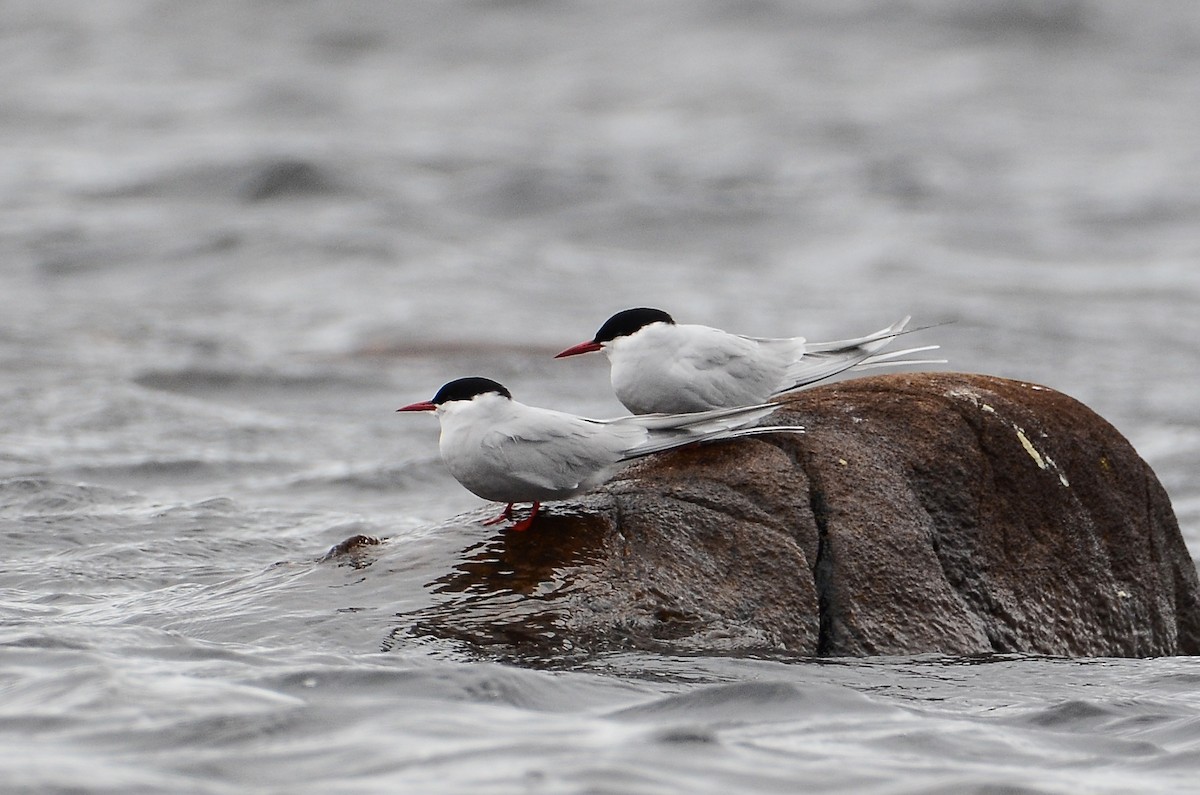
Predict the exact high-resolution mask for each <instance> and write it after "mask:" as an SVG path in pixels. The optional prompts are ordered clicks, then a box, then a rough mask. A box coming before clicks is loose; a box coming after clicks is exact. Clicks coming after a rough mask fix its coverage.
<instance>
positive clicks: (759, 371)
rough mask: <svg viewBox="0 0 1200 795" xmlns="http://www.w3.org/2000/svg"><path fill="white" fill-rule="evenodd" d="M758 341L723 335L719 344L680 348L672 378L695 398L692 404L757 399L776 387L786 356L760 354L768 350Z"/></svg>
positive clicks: (740, 402) (733, 403)
mask: <svg viewBox="0 0 1200 795" xmlns="http://www.w3.org/2000/svg"><path fill="white" fill-rule="evenodd" d="M762 343H763V341H759V340H754V339H751V338H749V337H738V336H735V335H726V336H725V337H724V339H723V341H722V344H721V345H720V346H713V347H710V348H705V349H704V350H702V351H696V352H693V353H690V354H688V353H687V352H682V353H681V355H679V356H678V357H676V359H675V361H674V362H673V364H672V367H674V368H675V369H676V381H677V382H678V383H680V384H683V385H684V386H683V389H684V390H685V391H687V392H689V393H691V394H693V395H695V396H696V398H698V400H696V401H694V402H695V403H696V404H700V405H705V406H709V407H712V408H724V407H731V406H746V405H750V404H753V403H760V402H762V401H763V400H765V399H766V398H767V397H768V396H770V395H771V393H773V392H774V391H775V390H776V389H778V388H779V384H780V382H781V381H782V378H783V374H784V372H785V366H786V365H785V361H786V358H787V356H786V355H782V356H774V355H767V356H764V355H763V354H764V352H766V353H768V354H771V353H772V351H770V350H766V351H764V348H763V344H762Z"/></svg>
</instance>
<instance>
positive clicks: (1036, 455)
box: [946, 384, 1071, 487]
mask: <svg viewBox="0 0 1200 795" xmlns="http://www.w3.org/2000/svg"><path fill="white" fill-rule="evenodd" d="M1022 386H1031V385H1029V384H1023V385H1022ZM1033 388H1038V387H1033ZM946 396H947V397H951V398H957V399H960V400H966V401H967V402H969V403H971V405H973V406H976V407H978V408H979V410H980V411H982V412H984V413H986V414H991V415H992V416H994V417H996V418H997V419H998V420H1000V422H1002V423H1004V424H1005V425H1007V426H1008V427H1010V428H1012V429H1013V431H1014V432H1015V433H1016V434H1017V440H1018V441H1019V442H1020V443H1021V447H1023V448H1024V449H1025V452H1026V453H1028V454H1029V457H1030V458H1032V459H1033V462H1034V463H1035V464H1037V466H1038V469H1041V470H1044V471H1046V472H1053V473H1054V474H1056V475H1058V482H1059V483H1061V484H1062V485H1063V486H1064V487H1069V486H1070V485H1071V482H1070V481H1069V480H1067V476H1066V473H1064V472H1063V471H1062V470H1061V469H1059V468H1058V465H1057V464H1055V463H1054V459H1053V458H1051V457H1050V456H1048V455H1044V454H1042V452H1041V451H1039V450H1038V449H1037V448H1036V447H1035V446H1034V444H1033V442H1031V441H1030V440H1029V437H1028V436H1026V435H1025V429H1024V428H1022V427H1021V426H1020V425H1017V424H1016V423H1015V422H1013V421H1011V420H1008V419H1005V418H1004V417H1001V416H1000V414H999V412H997V411H996V409H995V407H994V406H991V405H988V404H987V403H985V402H984V401H983V398H982V397H981V396H980V395H979V393H977V392H975V391H974V390H970V389H962V388H957V389H951V390H949V391H947V392H946ZM1042 437H1043V438H1045V437H1046V434H1045V433H1043V434H1042Z"/></svg>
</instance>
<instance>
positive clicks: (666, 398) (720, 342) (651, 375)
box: [555, 307, 945, 414]
mask: <svg viewBox="0 0 1200 795" xmlns="http://www.w3.org/2000/svg"><path fill="white" fill-rule="evenodd" d="M910 319H911V318H908V317H905V318H904V319H903V320H901V321H900V322H898V323H896V324H894V325H892V326H889V327H888V328H885V329H882V330H880V331H877V332H875V333H874V334H868V335H866V336H865V337H859V338H857V339H849V340H837V341H834V342H808V341H806V340H805V338H804V337H791V338H779V339H770V338H764V337H745V336H742V335H740V334H730V333H729V332H726V331H721V330H720V329H716V328H711V327H709V326H699V325H691V324H682V323H676V322H675V320H674V318H672V317H671V316H670V315H669V314H667V313H666V312H664V311H662V310H661V309H650V308H647V307H640V308H637V309H626V310H624V311H622V312H618V313H617V314H615V315H613V316H612V317H610V318H609V319H608V320H607V321H605V322H604V325H602V326H601V327H600V330H599V331H597V332H596V336H595V337H593V338H592V339H591V340H589V341H587V342H581V343H579V344H578V345H573V346H571V347H570V348H567V349H566V350H565V351H563V352H562V353H559V354H558V355H557V356H556V357H555V358H556V359H561V358H562V357H564V356H575V355H577V354H581V353H590V352H592V351H604V354H605V355H606V356H607V357H608V360H609V364H610V366H611V374H610V378H611V380H612V386H613V391H614V392H615V393H616V396H617V399H618V400H619V401H621V403H622V404H624V406H625V408H627V409H629V410H630V411H631V412H633V413H634V414H652V413H659V412H662V413H671V414H683V413H687V412H699V411H709V410H712V409H719V408H732V407H734V406H748V405H757V404H760V403H764V402H766V401H767V400H769V399H770V398H771V397H773V396H775V395H778V394H780V393H783V392H788V391H790V390H793V389H799V388H800V387H803V386H807V385H808V384H812V383H815V382H817V381H820V380H822V379H825V378H829V377H830V376H833V375H836V374H838V373H840V372H843V371H845V370H849V369H851V368H855V369H865V368H869V367H883V366H888V365H902V364H932V363H942V362H944V361H945V360H943V359H925V360H910V359H900V358H899V357H902V356H907V355H908V354H912V353H918V352H921V351H928V350H934V349H936V348H937V347H938V346H937V345H926V346H923V347H920V348H908V349H906V350H902V351H894V352H891V353H886V354H881V353H877V351H879V350H880V349H881V348H883V347H884V346H885V345H887V344H888V343H889V342H891V341H892V340H893V339H895V338H896V337H897V336H899V335H900V334H903V333H905V332H904V328H905V326H907V325H908V321H909V320H910Z"/></svg>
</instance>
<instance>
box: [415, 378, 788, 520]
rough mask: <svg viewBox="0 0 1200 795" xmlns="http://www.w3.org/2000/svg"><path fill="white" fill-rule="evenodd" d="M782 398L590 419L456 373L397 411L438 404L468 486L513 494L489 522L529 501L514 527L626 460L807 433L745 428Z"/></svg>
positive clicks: (445, 442)
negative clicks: (744, 439)
mask: <svg viewBox="0 0 1200 795" xmlns="http://www.w3.org/2000/svg"><path fill="white" fill-rule="evenodd" d="M778 408H779V406H778V404H775V403H765V404H759V405H753V406H738V407H734V408H723V409H718V410H716V411H706V412H700V413H691V414H682V415H678V414H648V415H642V416H632V417H618V418H616V419H612V420H591V419H587V418H586V417H578V416H576V415H574V414H567V413H564V412H561V411H552V410H550V409H542V408H535V407H533V406H526V405H524V404H523V403H518V402H517V401H515V400H513V399H512V395H511V394H510V393H509V391H508V390H507V389H505V388H504V387H503V386H501V385H500V384H498V383H496V382H495V381H492V380H490V379H487V378H459V379H457V380H455V381H451V382H449V383H448V384H445V385H444V386H443V387H442V388H441V389H439V390H438V392H437V394H436V395H434V396H433V399H432V400H428V401H423V402H420V403H413V404H411V405H408V406H404V407H403V408H401V409H398V410H399V411H432V412H434V413H435V414H436V415H437V418H438V421H439V422H440V423H441V428H442V434H441V438H440V440H439V442H438V447H439V449H440V450H441V454H442V460H443V461H445V462H446V468H447V469H449V470H450V474H451V475H453V476H454V478H455V480H457V481H458V482H459V483H461V484H462V485H463V486H465V487H466V488H467V489H468V490H469V491H471V492H473V493H474V494H476V495H478V496H480V497H482V498H484V499H485V500H494V501H496V502H504V503H507V507H505V509H504V512H503V513H501V514H500V515H499V516H497V517H496V518H494V519H490V520H488V521H487V522H485V524H496V523H498V522H501V521H504V520H505V519H512V518H513V513H512V509H513V504H514V503H518V502H531V503H533V510H532V511H531V512H530V514H529V516H528V517H527V518H525V519H523V520H521V521H519V522H517V523H516V524H514V525H513V526H512V528H511V529H512V530H526V529H528V528H529V526H530V524H532V522H533V519H534V517H535V516H537V513H538V509H539V508H540V506H541V503H542V501H543V500H561V499H565V498H567V497H571V496H574V495H576V494H580V493H582V492H585V491H587V490H589V489H592V488H595V487H596V486H598V485H600V484H601V483H604V482H605V481H606V480H608V479H609V478H610V477H612V475H613V474H614V473H615V472H616V470H617V469H618V468H619V467H620V465H621V464H623V463H625V462H627V461H631V460H633V459H635V458H640V457H642V456H645V455H650V454H651V453H657V452H660V451H663V450H671V449H673V448H676V447H683V446H684V445H689V444H695V443H697V442H714V441H719V440H722V439H736V438H739V437H742V436H754V435H758V434H765V433H776V432H787V433H802V432H803V431H804V429H803V428H802V427H799V426H774V427H755V428H747V427H745V426H747V425H749V424H750V423H752V422H755V421H756V420H759V419H762V418H763V417H766V416H767V415H769V414H771V413H772V412H774V411H775V410H776V409H778Z"/></svg>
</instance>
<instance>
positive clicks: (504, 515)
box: [481, 502, 513, 526]
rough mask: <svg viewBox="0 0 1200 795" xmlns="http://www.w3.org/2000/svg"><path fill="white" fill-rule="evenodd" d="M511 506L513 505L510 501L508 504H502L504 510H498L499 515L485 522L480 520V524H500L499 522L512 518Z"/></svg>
mask: <svg viewBox="0 0 1200 795" xmlns="http://www.w3.org/2000/svg"><path fill="white" fill-rule="evenodd" d="M512 507H513V504H512V503H511V502H510V503H509V504H508V505H506V506H504V510H503V511H501V512H500V515H499V516H496V517H493V518H491V519H488V520H487V521H486V522H481V524H483V525H484V526H487V525H492V524H500V523H501V522H506V521H508V520H509V519H512V518H513V510H512Z"/></svg>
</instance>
